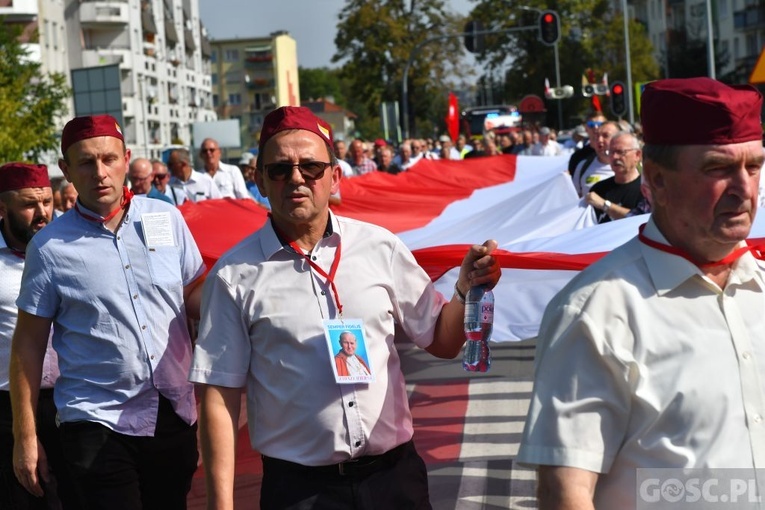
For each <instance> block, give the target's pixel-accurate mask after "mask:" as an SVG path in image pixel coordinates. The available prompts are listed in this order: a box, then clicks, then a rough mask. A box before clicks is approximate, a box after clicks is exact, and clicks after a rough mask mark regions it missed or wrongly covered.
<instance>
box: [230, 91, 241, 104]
mask: <svg viewBox="0 0 765 510" xmlns="http://www.w3.org/2000/svg"><path fill="white" fill-rule="evenodd" d="M228 104H231V105H237V104H242V95H241V94H229V95H228Z"/></svg>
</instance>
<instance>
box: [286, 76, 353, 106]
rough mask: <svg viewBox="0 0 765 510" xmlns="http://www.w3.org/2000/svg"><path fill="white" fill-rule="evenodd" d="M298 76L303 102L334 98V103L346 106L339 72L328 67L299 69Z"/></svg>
mask: <svg viewBox="0 0 765 510" xmlns="http://www.w3.org/2000/svg"><path fill="white" fill-rule="evenodd" d="M298 75H299V80H300V100H301V101H308V100H317V99H319V98H322V97H323V98H328V97H332V98H334V101H333V102H334V103H336V104H345V94H344V93H343V90H342V84H341V80H340V71H339V70H337V69H330V68H328V67H320V68H315V69H309V68H306V67H299V68H298Z"/></svg>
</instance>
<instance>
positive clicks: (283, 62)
mask: <svg viewBox="0 0 765 510" xmlns="http://www.w3.org/2000/svg"><path fill="white" fill-rule="evenodd" d="M211 60H212V77H211V78H212V87H213V99H212V100H213V106H214V107H215V109H216V112H217V114H218V118H219V119H238V120H239V126H240V130H241V147H239V148H238V149H240V150H241V151H246V150H249V149H251V148H255V147H257V146H258V138H259V137H260V130H261V127H262V126H263V118H264V117H265V116H266V114H268V112H270V111H271V110H273V109H275V108H278V107H280V106H299V105H300V84H299V82H298V62H297V44H296V43H295V40H294V39H293V38H292V37H291V36H290V34H289V33H288V32H286V31H279V32H274V33H272V34H271V35H270V36H268V37H258V38H249V39H220V40H218V39H216V40H213V41H212V59H211ZM232 153H236V154H238V152H236V150H234V151H232Z"/></svg>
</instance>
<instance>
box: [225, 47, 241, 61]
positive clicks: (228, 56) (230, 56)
mask: <svg viewBox="0 0 765 510" xmlns="http://www.w3.org/2000/svg"><path fill="white" fill-rule="evenodd" d="M223 60H224V61H226V62H238V61H239V50H226V51H225V53H224V54H223Z"/></svg>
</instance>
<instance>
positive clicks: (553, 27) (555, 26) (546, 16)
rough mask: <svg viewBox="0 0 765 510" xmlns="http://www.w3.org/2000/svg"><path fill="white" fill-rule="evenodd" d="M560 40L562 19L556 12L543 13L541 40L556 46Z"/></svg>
mask: <svg viewBox="0 0 765 510" xmlns="http://www.w3.org/2000/svg"><path fill="white" fill-rule="evenodd" d="M558 39H560V18H558V13H557V12H555V11H542V15H541V16H539V40H540V41H542V42H543V43H544V44H547V45H548V46H554V45H555V43H557V42H558Z"/></svg>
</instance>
